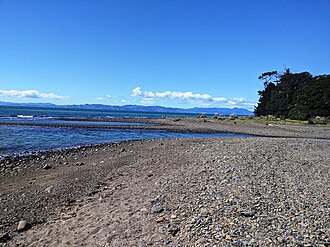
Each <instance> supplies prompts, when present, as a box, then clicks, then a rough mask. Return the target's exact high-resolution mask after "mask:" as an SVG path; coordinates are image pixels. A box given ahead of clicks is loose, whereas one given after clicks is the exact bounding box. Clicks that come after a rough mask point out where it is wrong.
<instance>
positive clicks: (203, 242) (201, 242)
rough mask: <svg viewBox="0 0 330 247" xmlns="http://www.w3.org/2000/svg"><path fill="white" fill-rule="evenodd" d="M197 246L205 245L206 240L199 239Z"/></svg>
mask: <svg viewBox="0 0 330 247" xmlns="http://www.w3.org/2000/svg"><path fill="white" fill-rule="evenodd" d="M197 242H198V243H199V244H205V243H206V239H205V238H200V239H198V241H197Z"/></svg>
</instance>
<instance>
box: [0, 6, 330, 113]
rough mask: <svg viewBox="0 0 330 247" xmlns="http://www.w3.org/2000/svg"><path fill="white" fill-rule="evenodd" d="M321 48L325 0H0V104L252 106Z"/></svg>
mask: <svg viewBox="0 0 330 247" xmlns="http://www.w3.org/2000/svg"><path fill="white" fill-rule="evenodd" d="M329 44H330V0H313V1H312V0H290V1H288V0H249V1H246V0H227V1H224V0H97V1H94V0H70V1H67V0H47V1H45V0H29V1H26V0H0V101H6V102H49V103H54V104H59V105H65V104H87V103H88V104H107V105H127V104H138V105H161V106H168V107H180V108H191V107H229V108H233V107H240V108H246V109H249V110H253V109H254V105H255V104H256V102H257V101H258V93H257V92H258V90H262V89H263V83H262V82H261V81H259V80H258V76H259V75H261V74H262V73H263V72H266V71H273V70H278V71H283V70H284V69H285V68H286V67H288V68H290V69H291V71H292V72H294V73H296V72H297V73H298V72H303V71H308V72H310V73H311V74H312V75H321V74H329V73H330V45H329Z"/></svg>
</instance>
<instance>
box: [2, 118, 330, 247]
mask: <svg viewBox="0 0 330 247" xmlns="http://www.w3.org/2000/svg"><path fill="white" fill-rule="evenodd" d="M111 121H114V119H111ZM125 121H127V119H125ZM130 121H138V122H139V121H143V122H145V123H154V124H155V123H157V124H159V125H158V126H141V127H143V128H146V129H148V128H153V129H160V128H164V129H166V130H170V131H191V132H198V131H206V132H208V133H218V132H233V133H244V134H252V135H259V136H263V137H259V138H254V137H230V138H203V139H161V140H146V141H124V142H120V143H110V144H99V145H91V146H83V147H80V148H73V149H68V150H60V151H53V152H52V151H49V152H46V153H40V154H38V155H31V156H26V157H17V158H13V159H9V160H8V161H5V162H8V163H6V164H5V165H6V166H8V167H9V168H8V169H5V170H4V171H1V174H0V185H1V188H2V189H1V196H0V198H1V201H0V206H1V209H2V210H1V211H2V212H5V213H4V214H2V215H1V223H0V225H1V228H0V231H1V234H4V233H8V234H9V236H10V237H11V238H12V239H11V240H10V241H7V242H6V243H2V245H4V246H15V244H26V245H28V246H29V245H30V246H38V245H47V246H58V245H63V246H69V245H71V246H72V245H79V244H83V245H87V246H90V245H92V244H93V243H94V244H95V243H97V244H96V246H133V245H139V244H141V245H142V246H145V245H147V244H150V245H154V246H164V245H169V244H171V243H173V244H183V245H193V244H196V243H197V245H200V246H207V245H208V244H211V243H212V244H213V243H214V244H231V245H237V244H238V243H241V244H244V243H248V244H259V245H262V244H275V245H276V244H283V243H284V244H285V243H286V244H289V245H290V244H292V245H295V244H298V243H302V244H314V243H316V244H319V245H322V244H327V243H329V241H330V227H329V223H328V222H330V219H329V217H330V215H329V213H330V210H329V206H327V205H330V196H329V195H330V183H329V182H328V179H327V178H328V177H329V174H330V172H329V169H330V165H329V164H330V162H329V160H330V157H329V154H328V153H329V152H328V150H329V147H330V131H329V130H330V128H329V127H317V126H301V125H269V124H268V125H266V124H259V123H251V122H240V121H237V120H235V123H234V121H227V122H224V121H221V122H220V121H218V120H211V119H210V120H209V119H207V122H204V121H203V120H202V119H189V118H187V119H179V120H178V119H138V120H137V119H132V120H130ZM54 127H55V126H54ZM115 127H118V126H115ZM125 128H127V126H125ZM134 128H136V126H134ZM212 131H213V132H212ZM203 133H205V132H203ZM265 136H268V137H265ZM0 162H2V164H1V165H4V161H0ZM155 205H160V207H161V210H160V212H155V210H154V206H155ZM156 211H157V210H156ZM21 219H25V220H27V221H28V222H29V223H30V224H31V225H32V228H31V229H30V230H28V231H26V232H20V233H19V232H17V231H15V228H16V225H17V222H18V221H19V220H21ZM301 224H303V225H305V227H302V225H301ZM306 224H307V225H306ZM72 233H75V234H72ZM59 236H61V237H59ZM306 236H308V237H306Z"/></svg>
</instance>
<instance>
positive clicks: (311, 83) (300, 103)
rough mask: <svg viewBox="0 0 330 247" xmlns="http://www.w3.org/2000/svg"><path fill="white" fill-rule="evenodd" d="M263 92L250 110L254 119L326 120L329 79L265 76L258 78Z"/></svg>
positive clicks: (329, 101) (305, 75)
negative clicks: (267, 116) (261, 82)
mask: <svg viewBox="0 0 330 247" xmlns="http://www.w3.org/2000/svg"><path fill="white" fill-rule="evenodd" d="M258 79H260V80H262V81H263V82H264V86H265V89H264V90H262V91H258V94H259V96H260V98H259V102H258V105H257V107H256V108H255V110H254V113H255V114H256V116H262V115H274V116H276V117H284V118H292V119H309V118H311V117H315V116H320V117H329V116H330V75H321V76H315V77H313V76H312V75H311V74H310V73H308V72H302V73H291V72H290V70H289V69H286V70H285V72H284V73H282V74H279V73H278V72H277V71H272V72H265V73H263V74H262V75H261V76H259V78H258Z"/></svg>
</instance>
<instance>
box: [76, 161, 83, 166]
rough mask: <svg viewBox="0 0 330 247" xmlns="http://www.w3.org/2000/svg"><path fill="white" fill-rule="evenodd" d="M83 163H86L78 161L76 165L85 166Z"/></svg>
mask: <svg viewBox="0 0 330 247" xmlns="http://www.w3.org/2000/svg"><path fill="white" fill-rule="evenodd" d="M83 165H85V163H84V162H77V163H76V166H83Z"/></svg>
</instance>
